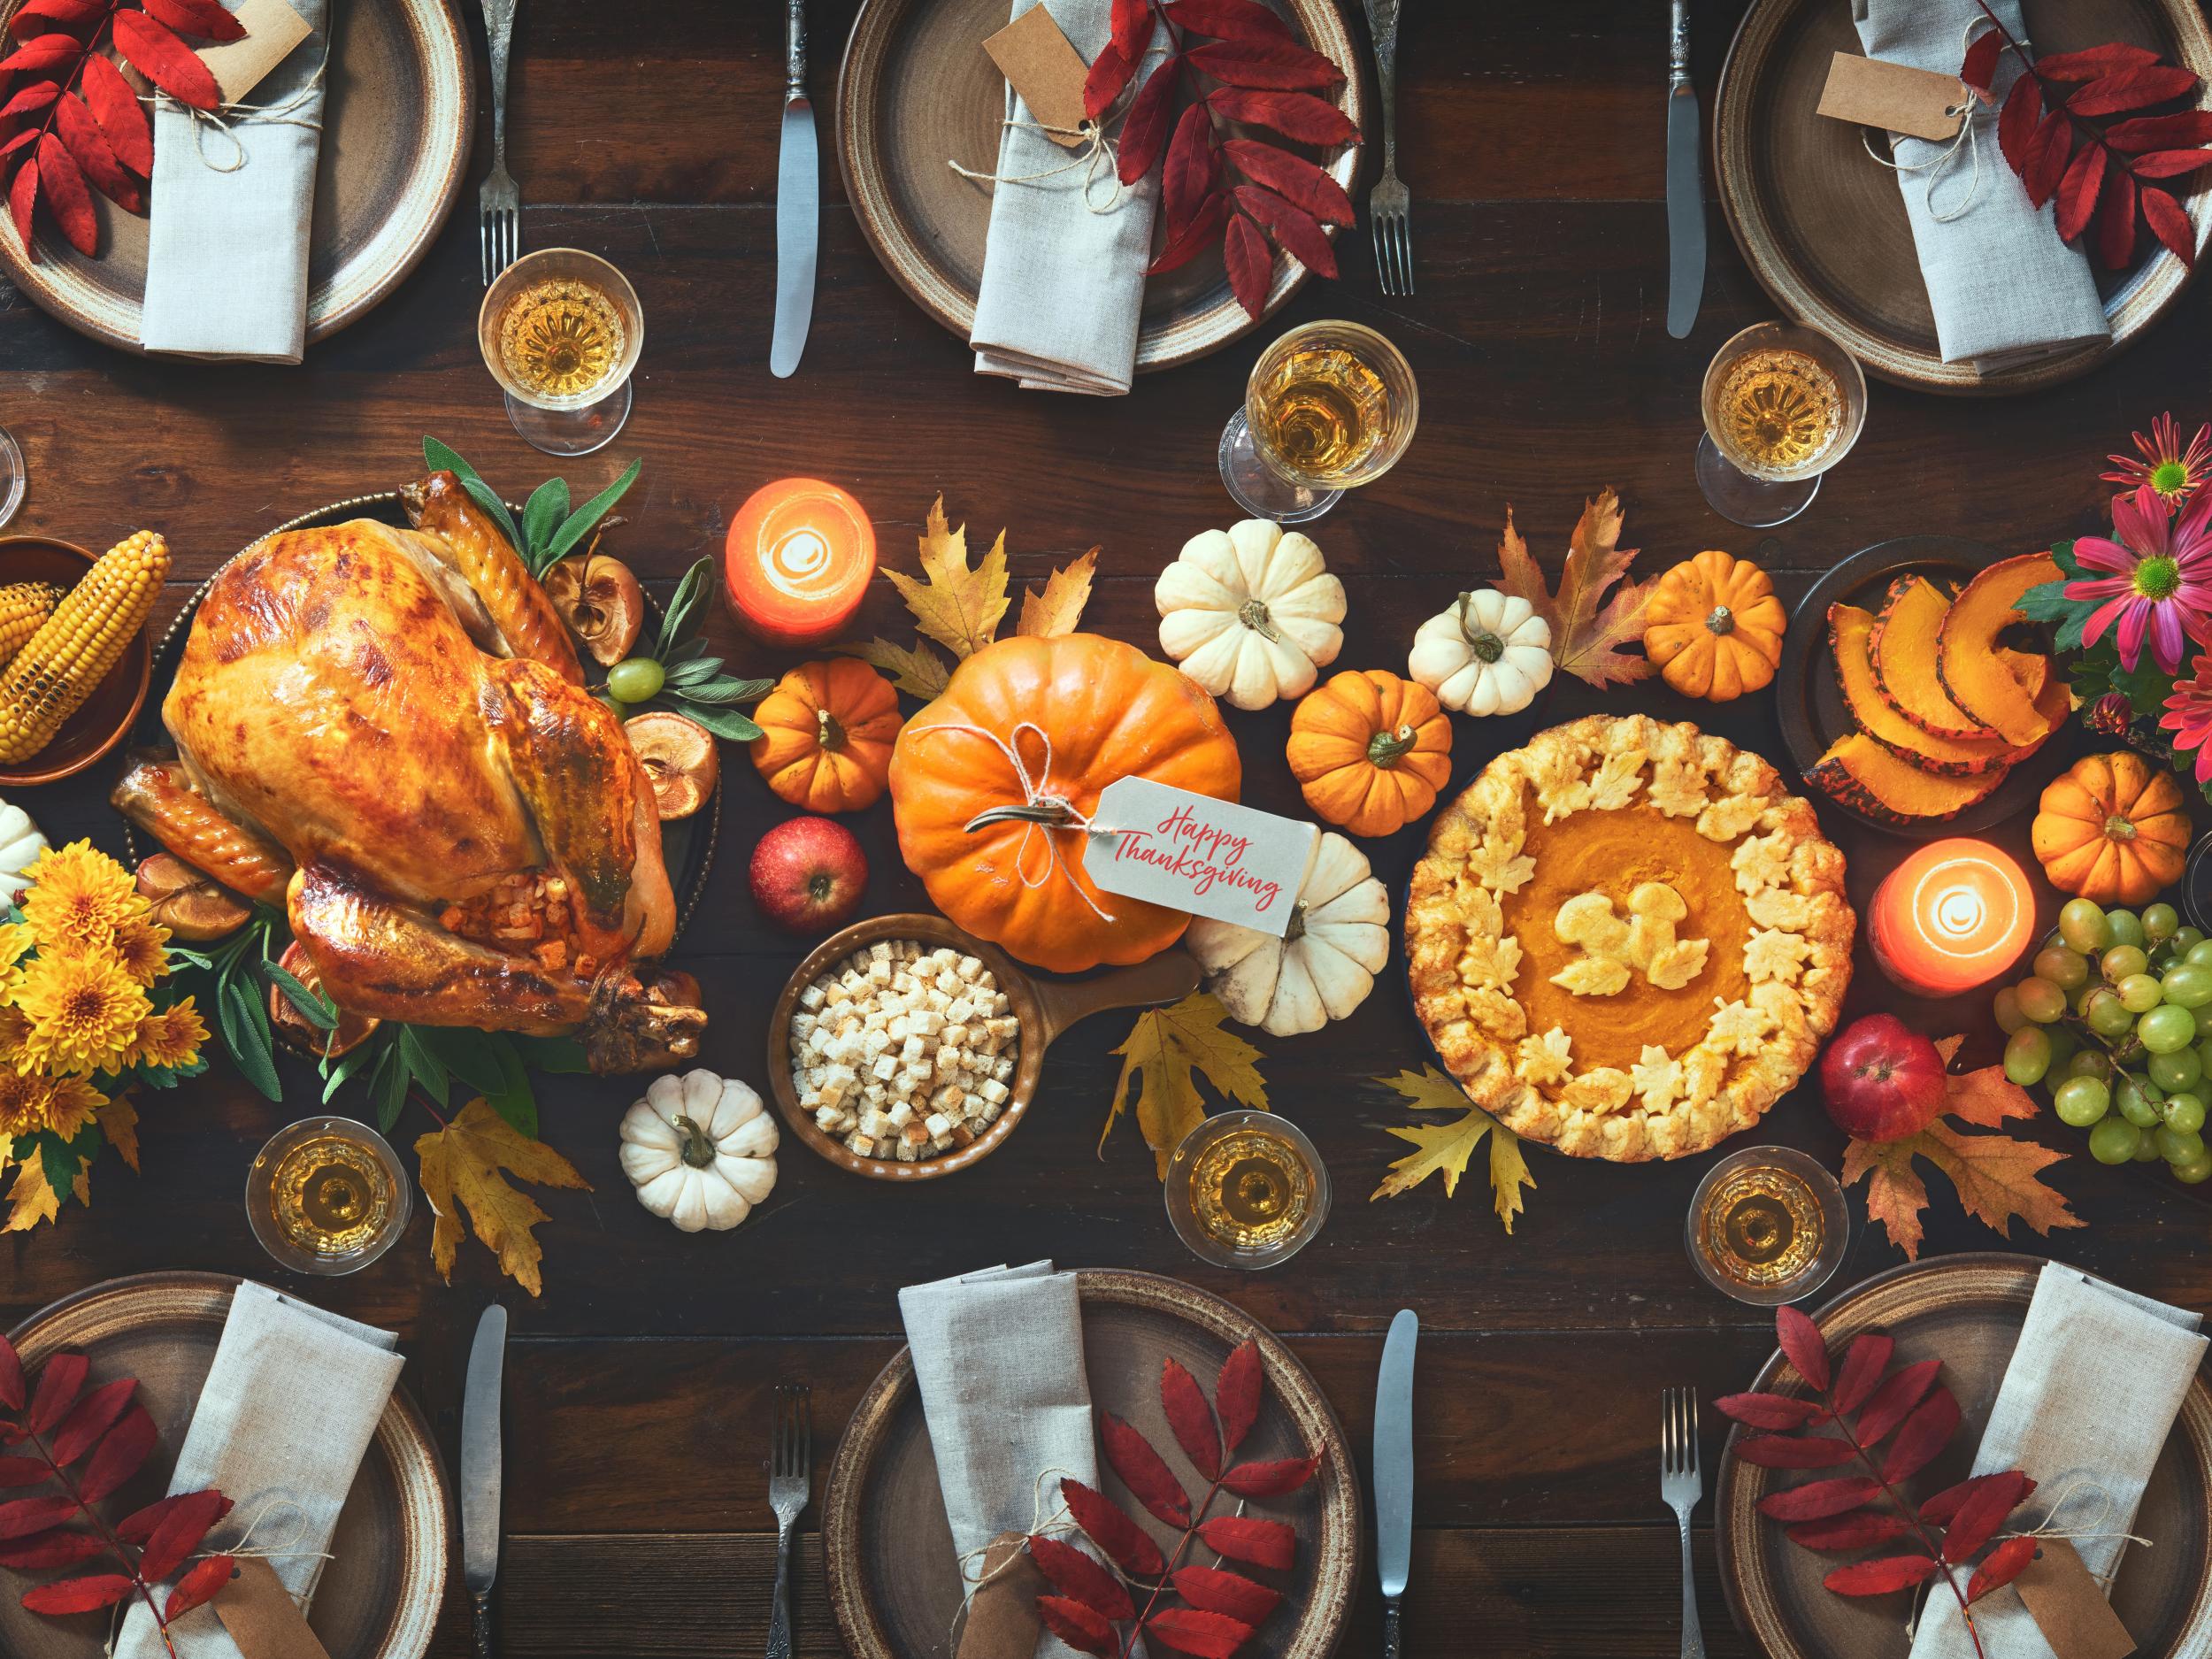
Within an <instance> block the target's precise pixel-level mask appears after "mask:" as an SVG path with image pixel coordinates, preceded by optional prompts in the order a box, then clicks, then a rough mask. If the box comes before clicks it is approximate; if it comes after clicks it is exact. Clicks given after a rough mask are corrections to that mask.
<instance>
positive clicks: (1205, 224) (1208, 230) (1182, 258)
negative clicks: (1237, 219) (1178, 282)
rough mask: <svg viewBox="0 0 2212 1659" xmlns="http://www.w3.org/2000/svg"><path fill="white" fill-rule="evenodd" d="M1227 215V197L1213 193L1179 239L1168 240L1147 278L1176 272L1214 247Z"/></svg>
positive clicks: (1147, 268) (1176, 237)
mask: <svg viewBox="0 0 2212 1659" xmlns="http://www.w3.org/2000/svg"><path fill="white" fill-rule="evenodd" d="M1228 211H1229V204H1228V198H1227V197H1226V196H1223V195H1222V194H1221V192H1220V191H1218V190H1216V191H1213V192H1211V193H1210V194H1209V195H1208V196H1207V197H1206V199H1205V201H1204V202H1203V203H1202V204H1201V205H1200V207H1199V210H1198V217H1197V218H1196V219H1193V220H1192V221H1191V222H1190V224H1189V225H1188V226H1187V227H1185V229H1184V230H1183V232H1182V234H1180V235H1178V236H1174V237H1171V238H1170V239H1169V240H1168V242H1166V244H1165V245H1164V246H1163V247H1162V248H1161V250H1160V251H1159V253H1158V254H1157V255H1156V256H1155V257H1154V258H1153V261H1152V263H1151V264H1150V265H1147V266H1145V268H1144V270H1145V274H1146V275H1147V276H1157V275H1159V274H1160V273H1161V272H1163V271H1173V270H1176V269H1178V268H1179V267H1181V266H1183V265H1188V264H1189V263H1190V262H1191V261H1192V260H1194V259H1195V258H1196V257H1198V256H1199V255H1200V254H1202V253H1204V252H1205V251H1206V250H1208V249H1209V248H1210V247H1212V246H1213V245H1214V239H1215V237H1216V236H1217V234H1219V233H1220V230H1221V221H1222V219H1223V218H1224V217H1225V215H1226V214H1227V212H1228Z"/></svg>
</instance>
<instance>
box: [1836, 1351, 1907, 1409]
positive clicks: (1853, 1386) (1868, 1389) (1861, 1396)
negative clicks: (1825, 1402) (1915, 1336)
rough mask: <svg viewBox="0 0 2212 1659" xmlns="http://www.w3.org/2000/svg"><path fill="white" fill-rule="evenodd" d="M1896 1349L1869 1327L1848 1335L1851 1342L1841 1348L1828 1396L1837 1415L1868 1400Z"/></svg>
mask: <svg viewBox="0 0 2212 1659" xmlns="http://www.w3.org/2000/svg"><path fill="white" fill-rule="evenodd" d="M1896 1351H1897V1344H1896V1342H1895V1341H1894V1340H1892V1339H1891V1338H1889V1337H1886V1336H1883V1335H1882V1334H1880V1333H1878V1332H1874V1331H1868V1332H1865V1333H1862V1334H1861V1335H1858V1336H1855V1337H1853V1338H1852V1339H1851V1346H1850V1347H1849V1348H1846V1349H1844V1351H1843V1363H1842V1364H1841V1365H1839V1366H1838V1367H1837V1368H1836V1386H1835V1389H1834V1392H1833V1393H1832V1394H1831V1395H1830V1397H1829V1404H1830V1406H1831V1407H1832V1409H1834V1410H1835V1411H1836V1412H1837V1413H1838V1415H1839V1416H1841V1415H1847V1414H1848V1413H1850V1412H1853V1411H1856V1410H1857V1409H1859V1408H1860V1407H1861V1406H1863V1405H1864V1404H1865V1403H1866V1402H1867V1400H1868V1399H1869V1398H1870V1396H1871V1395H1872V1394H1873V1393H1874V1389H1875V1386H1876V1385H1877V1384H1878V1383H1879V1382H1880V1381H1881V1380H1882V1373H1883V1372H1884V1371H1887V1370H1888V1369H1889V1362H1890V1356H1892V1355H1893V1354H1894V1353H1896Z"/></svg>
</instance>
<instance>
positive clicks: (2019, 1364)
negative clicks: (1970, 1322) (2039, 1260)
mask: <svg viewBox="0 0 2212 1659" xmlns="http://www.w3.org/2000/svg"><path fill="white" fill-rule="evenodd" d="M2201 1324H2202V1320H2201V1318H2200V1316H2198V1315H2196V1314H2193V1313H2189V1312H2185V1311H2184V1310H2182V1309H2179V1308H2170V1307H2168V1306H2167V1305H2166V1304H2165V1303H2164V1302H2153V1301H2152V1300H2151V1299H2150V1298H2149V1297H2147V1296H2139V1295H2137V1294H2134V1293H2133V1292H2132V1291H2126V1290H2122V1289H2121V1288H2120V1287H2119V1286H2116V1285H2108V1284H2106V1283H2105V1282H2104V1281H2103V1280H2102V1279H2092V1278H2090V1277H2089V1275H2088V1274H2086V1273H2084V1272H2082V1271H2080V1270H2079V1269H2078V1268H2071V1267H2064V1266H2062V1265H2060V1264H2059V1263H2056V1262H2052V1263H2047V1264H2046V1265H2045V1267H2044V1269H2043V1271H2042V1273H2041V1274H2040V1275H2039V1277H2038V1278H2037V1279H2036V1281H2035V1296H2034V1299H2033V1300H2032V1302H2029V1304H2028V1317H2027V1320H2026V1323H2025V1324H2024V1325H2022V1326H2021V1328H2020V1343H2019V1346H2018V1347H2017V1348H2014V1349H2013V1351H2012V1360H2011V1363H2009V1364H2008V1365H2007V1366H2006V1368H2005V1380H2004V1382H2003V1383H2002V1384H2001V1386H1999V1388H1998V1390H1997V1401H1996V1403H1995V1404H1994V1405H1993V1406H1992V1407H1991V1408H1990V1413H1989V1426H1988V1428H1986V1429H1985V1430H1984V1431H1983V1432H1982V1443H1981V1449H1980V1450H1979V1451H1978V1452H1977V1453H1976V1454H1975V1455H1974V1470H1973V1472H1974V1473H1976V1474H1978V1475H1989V1474H1996V1473H1999V1472H2000V1471H2004V1470H2007V1469H2017V1470H2021V1471H2024V1472H2025V1473H2026V1474H2027V1475H2028V1476H2029V1478H2030V1479H2032V1480H2034V1481H2035V1483H2036V1491H2035V1495H2034V1497H2033V1498H2032V1499H2031V1500H2030V1501H2029V1503H2028V1506H2027V1507H2026V1508H2025V1509H2023V1510H2021V1511H2020V1512H2019V1515H2018V1516H2017V1517H2016V1524H2019V1525H2025V1524H2035V1523H2040V1522H2041V1521H2042V1519H2043V1518H2044V1517H2045V1516H2046V1514H2047V1512H2048V1507H2049V1506H2050V1505H2051V1504H2052V1503H2054V1502H2057V1501H2059V1500H2060V1499H2061V1498H2062V1497H2065V1496H2066V1490H2067V1487H2068V1486H2070V1485H2071V1486H2073V1487H2074V1488H2075V1491H2074V1494H2073V1495H2072V1496H2071V1497H2070V1498H2069V1499H2068V1500H2067V1502H2066V1507H2065V1510H2064V1512H2063V1513H2062V1514H2061V1515H2059V1516H2058V1517H2057V1522H2058V1525H2057V1528H2056V1530H2058V1531H2062V1532H2066V1531H2070V1530H2071V1529H2070V1527H2069V1526H2068V1521H2069V1519H2070V1517H2084V1516H2086V1517H2089V1518H2088V1520H2087V1521H2086V1522H2083V1521H2081V1520H2078V1519H2077V1520H2076V1523H2075V1524H2076V1525H2083V1526H2084V1528H2085V1530H2093V1531H2095V1532H2100V1533H2110V1534H2112V1536H2109V1537H2097V1538H2091V1537H2079V1538H2074V1539H2072V1540H2070V1541H2071V1542H2072V1544H2073V1546H2074V1551H2075V1553H2076V1554H2077V1555H2079V1556H2080V1557H2081V1559H2082V1564H2083V1565H2084V1566H2085V1567H2087V1568H2088V1569H2089V1571H2090V1574H2091V1576H2092V1577H2093V1578H2098V1579H2101V1580H2103V1581H2105V1582H2106V1583H2107V1584H2109V1582H2110V1578H2111V1575H2112V1573H2113V1572H2114V1571H2115V1570H2116V1569H2117V1567H2118V1566H2119V1563H2120V1551H2121V1548H2123V1546H2124V1544H2125V1543H2126V1541H2127V1540H2125V1539H2124V1538H2123V1537H2121V1536H2119V1534H2121V1533H2124V1532H2131V1531H2133V1530H2134V1524H2135V1510H2136V1506H2137V1505H2138V1504H2139V1503H2140V1502H2142V1499H2143V1487H2144V1485H2145V1483H2146V1482H2147V1481H2148V1479H2150V1472H2151V1466H2152V1465H2153V1464H2154V1463H2156V1462H2157V1461H2158V1453H2159V1448H2162V1446H2164V1445H2165V1443H2166V1436H2167V1434H2168V1433H2169V1432H2170V1431H2171V1430H2172V1428H2173V1424H2174V1418H2175V1417H2176V1416H2177V1415H2178V1414H2179V1412H2180V1410H2181V1402H2182V1399H2183V1397H2184V1396H2185V1394H2187V1393H2188V1391H2189V1384H2190V1382H2191V1380H2192V1379H2194V1378H2195V1376H2196V1374H2197V1365H2198V1363H2199V1362H2200V1360H2202V1359H2203V1357H2204V1349H2205V1339H2204V1338H2203V1337H2201V1336H2200V1335H2198V1334H2197V1331H2198V1327H2199V1326H2200V1325H2201ZM2115 1401H2122V1402H2125V1409H2122V1410H2115V1409H2113V1402H2115ZM2097 1490H2101V1491H2102V1492H2103V1493H2104V1494H2108V1495H2109V1497H2110V1498H2111V1505H2110V1507H2109V1508H2108V1509H2105V1518H2102V1519H2099V1518H2097V1517H2096V1516H2095V1515H2094V1513H2093V1511H2095V1510H2097V1509H2101V1508H2103V1507H2104V1506H2102V1505H2101V1504H2100V1503H2098V1502H2096V1501H2095V1498H2094V1492H2095V1491H2097ZM2085 1494H2086V1495H2085ZM1974 1622H1975V1624H1977V1625H1978V1626H1979V1627H1980V1630H1981V1632H1982V1647H1983V1650H1984V1651H1985V1652H1988V1653H1992V1654H2002V1655H2005V1659H2055V1655H2053V1653H2052V1651H2051V1647H2050V1644H2049V1643H2048V1642H2047V1641H2045V1640H2044V1639H2043V1633H2042V1632H2041V1630H2039V1628H2038V1627H2037V1625H2036V1622H2035V1619H2034V1617H2033V1616H2032V1615H2031V1614H2030V1613H2029V1612H2028V1609H2026V1607H2025V1606H2024V1605H2023V1604H2022V1602H2021V1601H2020V1598H2019V1596H2018V1594H2016V1593H2015V1592H2014V1591H2013V1590H2011V1589H2010V1588H2006V1589H2003V1590H1999V1591H1996V1592H1995V1593H1993V1594H1991V1595H1988V1596H1986V1597H1985V1598H1984V1599H1982V1600H1981V1601H1977V1602H1976V1603H1975V1604H1974ZM1973 1653H1974V1644H1973V1640H1972V1639H1971V1638H1970V1636H1969V1635H1968V1634H1967V1632H1966V1629H1965V1627H1964V1626H1963V1624H1961V1622H1960V1619H1959V1609H1958V1602H1957V1601H1955V1599H1954V1598H1953V1597H1952V1595H1951V1594H1950V1593H1949V1592H1948V1591H1947V1590H1945V1589H1944V1588H1943V1587H1942V1586H1940V1585H1938V1586H1935V1587H1934V1588H1933V1589H1932V1590H1931V1591H1930V1593H1929V1595H1928V1601H1927V1610H1926V1612H1925V1613H1924V1614H1923V1616H1922V1617H1921V1621H1920V1629H1919V1632H1918V1633H1917V1634H1916V1636H1915V1638H1914V1640H1913V1645H1912V1659H1972V1655H1973Z"/></svg>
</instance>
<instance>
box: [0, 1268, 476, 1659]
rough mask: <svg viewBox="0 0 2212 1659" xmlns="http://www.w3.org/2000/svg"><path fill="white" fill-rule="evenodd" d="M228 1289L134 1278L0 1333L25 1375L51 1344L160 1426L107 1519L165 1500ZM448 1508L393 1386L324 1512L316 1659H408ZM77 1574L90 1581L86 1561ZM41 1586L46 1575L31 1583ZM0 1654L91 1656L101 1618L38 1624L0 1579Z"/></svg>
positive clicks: (170, 1278) (232, 1284)
mask: <svg viewBox="0 0 2212 1659" xmlns="http://www.w3.org/2000/svg"><path fill="white" fill-rule="evenodd" d="M238 1285H239V1281H238V1280H237V1279H233V1278H231V1277H230V1276H229V1275H227V1274H224V1273H146V1274H142V1275H141V1276H139V1277H137V1278H134V1279H111V1280H110V1281H109V1282H108V1283H106V1284H104V1285H96V1286H93V1287H92V1288H91V1289H89V1290H81V1291H79V1292H78V1293H77V1294H75V1295H73V1296H68V1297H65V1298H63V1300H61V1301H60V1302H56V1303H54V1304H53V1306H51V1307H50V1308H47V1309H45V1310H42V1311H41V1312H38V1313H35V1314H33V1315H32V1316H31V1317H29V1318H28V1319H27V1320H25V1321H24V1322H23V1323H22V1324H21V1325H18V1326H16V1328H15V1329H14V1330H13V1331H12V1332H11V1333H9V1335H10V1338H11V1340H13V1342H14V1343H15V1345H16V1348H18V1349H19V1351H20V1352H21V1354H22V1356H23V1363H24V1365H25V1367H26V1369H35V1368H36V1367H37V1366H38V1365H39V1364H40V1363H42V1361H44V1360H45V1359H47V1358H48V1357H49V1356H51V1355H53V1354H55V1353H57V1352H59V1351H60V1350H62V1349H64V1348H70V1349H74V1350H76V1351H77V1352H80V1353H81V1354H83V1355H85V1356H87V1357H88V1358H89V1359H90V1360H91V1362H92V1372H91V1376H92V1381H93V1382H94V1383H96V1384H97V1383H103V1382H111V1381H113V1380H114V1379H116V1378H119V1377H135V1378H136V1379H138V1394H137V1398H138V1400H139V1402H141V1403H142V1404H143V1405H144V1406H145V1407H146V1409H148V1410H149V1411H150V1412H151V1413H152V1415H153V1418H154V1421H155V1422H156V1423H157V1425H159V1426H160V1429H161V1444H160V1447H159V1448H158V1449H157V1450H156V1452H155V1454H154V1456H153V1458H152V1460H151V1461H150V1463H148V1464H147V1466H146V1468H145V1469H143V1470H142V1471H140V1472H139V1474H138V1475H137V1476H136V1477H135V1478H134V1479H133V1480H132V1481H131V1483H130V1484H129V1485H127V1486H125V1487H124V1488H123V1489H122V1491H121V1492H120V1493H119V1494H117V1495H116V1497H115V1500H114V1502H113V1505H112V1506H111V1507H112V1508H113V1509H114V1513H115V1514H117V1515H118V1516H120V1515H125V1514H128V1513H129V1512H130V1511H131V1510H132V1509H136V1508H138V1507H139V1506H140V1505H141V1504H145V1503H150V1502H153V1501H154V1500H155V1499H156V1498H157V1497H159V1496H161V1494H162V1493H163V1492H164V1490H165V1488H166V1486H167V1483H168V1479H169V1471H170V1468H171V1466H172V1465H173V1463H175V1461H176V1451H177V1448H178V1447H179V1446H180V1445H181V1444H182V1443H183V1440H184V1432H185V1430H186V1429H187V1427H188V1426H189V1425H190V1424H191V1421H192V1409H193V1407H194V1405H195V1404H196V1402H198V1400H199V1396H200V1388H201V1386H202V1384H204V1382H205V1381H206V1379H207V1371H208V1367H209V1366H210V1365H211V1364H212V1363H214V1360H215V1347H216V1344H217V1342H218V1341H219V1340H221V1337H222V1334H223V1322H224V1320H225V1319H226V1318H227V1317H228V1316H229V1313H230V1299H231V1293H232V1292H234V1290H236V1289H237V1287H238ZM450 1530H451V1523H450V1521H449V1500H448V1497H447V1494H446V1485H445V1475H444V1472H443V1470H442V1466H441V1465H440V1463H439V1462H438V1450H437V1447H436V1445H435V1444H434V1442H433V1441H432V1440H431V1438H430V1427H429V1425H428V1424H426V1422H424V1420H423V1417H422V1413H421V1412H420V1411H419V1409H417V1408H416V1406H415V1403H414V1402H413V1401H412V1400H411V1399H410V1398H409V1397H408V1395H407V1392H406V1390H405V1388H404V1387H401V1388H399V1389H396V1390H395V1391H394V1393H393V1394H392V1398H391V1402H390V1403H389V1404H388V1405H387V1406H386V1407H385V1408H384V1417H383V1420H382V1421H381V1422H380V1423H379V1424H378V1425H377V1429H376V1434H375V1437H374V1438H373V1440H370V1442H369V1450H368V1455H366V1456H365V1458H364V1459H363V1460H362V1463H361V1472H360V1473H359V1474H358V1475H357V1477H355V1479H354V1483H353V1490H352V1492H351V1493H349V1494H348V1495H347V1498H346V1503H345V1508H344V1509H342V1510H341V1511H340V1513H339V1516H338V1529H337V1532H336V1533H335V1534H334V1536H333V1538H332V1540H331V1544H330V1551H331V1559H330V1561H329V1563H327V1565H326V1567H325V1570H324V1572H323V1576H322V1581H321V1583H320V1584H319V1586H317V1587H316V1591H315V1601H314V1605H313V1607H312V1608H311V1609H310V1610H309V1613H308V1623H309V1624H311V1625H312V1626H313V1627H314V1630H315V1633H316V1634H317V1635H319V1637H321V1638H322V1641H323V1646H324V1647H326V1648H327V1649H328V1650H329V1653H330V1659H421V1655H423V1654H424V1653H425V1652H426V1651H427V1650H428V1648H429V1647H430V1633H431V1629H432V1627H433V1626H434V1624H436V1622H437V1617H438V1609H439V1603H440V1601H441V1599H442V1596H443V1594H444V1593H445V1573H446V1555H447V1550H448V1534H449V1532H450ZM81 1571H100V1569H99V1568H98V1567H97V1566H96V1564H88V1565H87V1566H86V1567H85V1568H83V1569H81ZM37 1576H38V1578H40V1579H41V1580H43V1579H45V1578H58V1577H60V1576H62V1575H60V1574H59V1573H42V1574H40V1575H37ZM0 1577H4V1578H5V1580H6V1582H5V1584H4V1585H0V1653H4V1654H6V1655H9V1659H99V1655H101V1654H102V1653H103V1652H104V1649H105V1644H106V1637H107V1628H108V1626H107V1619H106V1617H105V1616H104V1615H94V1616H87V1617H79V1618H59V1619H54V1618H41V1617H37V1616H36V1615H35V1614H31V1613H27V1612H25V1611H24V1610H23V1609H22V1608H20V1607H19V1606H18V1605H17V1598H18V1596H19V1594H20V1593H21V1592H22V1591H23V1590H24V1589H26V1588H27V1587H28V1586H29V1584H30V1582H31V1580H30V1579H29V1578H26V1577H24V1576H23V1575H20V1574H17V1573H12V1572H11V1573H7V1574H5V1575H0Z"/></svg>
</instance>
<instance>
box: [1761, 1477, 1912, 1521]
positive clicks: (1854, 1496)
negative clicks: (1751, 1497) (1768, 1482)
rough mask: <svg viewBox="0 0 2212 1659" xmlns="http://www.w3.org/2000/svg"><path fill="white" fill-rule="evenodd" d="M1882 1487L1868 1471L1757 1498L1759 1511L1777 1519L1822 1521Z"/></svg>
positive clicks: (1852, 1505) (1862, 1500)
mask: <svg viewBox="0 0 2212 1659" xmlns="http://www.w3.org/2000/svg"><path fill="white" fill-rule="evenodd" d="M1881 1489H1882V1483H1881V1482H1880V1481H1878V1480H1876V1479H1872V1478H1871V1477H1870V1476H1867V1475H1840V1476H1838V1477H1837V1478H1836V1479H1833V1480H1812V1481H1808V1482H1807V1483H1806V1484H1805V1485H1803V1486H1792V1487H1790V1488H1789V1489H1788V1490H1787V1491H1786V1492H1770V1493H1768V1494H1767V1495H1766V1496H1765V1497H1763V1498H1761V1499H1760V1500H1759V1513H1760V1514H1762V1515H1763V1516H1766V1517H1769V1518H1770V1519H1771V1520H1777V1521H1824V1520H1826V1519H1827V1518H1828V1517H1830V1516H1832V1515H1841V1514H1842V1513H1843V1512H1844V1511H1845V1510H1846V1509H1857V1508H1858V1507H1859V1505H1861V1504H1862V1503H1864V1502H1866V1501H1867V1500H1868V1499H1869V1498H1870V1497H1872V1496H1873V1495H1874V1494H1876V1493H1878V1492H1879V1491H1880V1490H1881Z"/></svg>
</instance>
